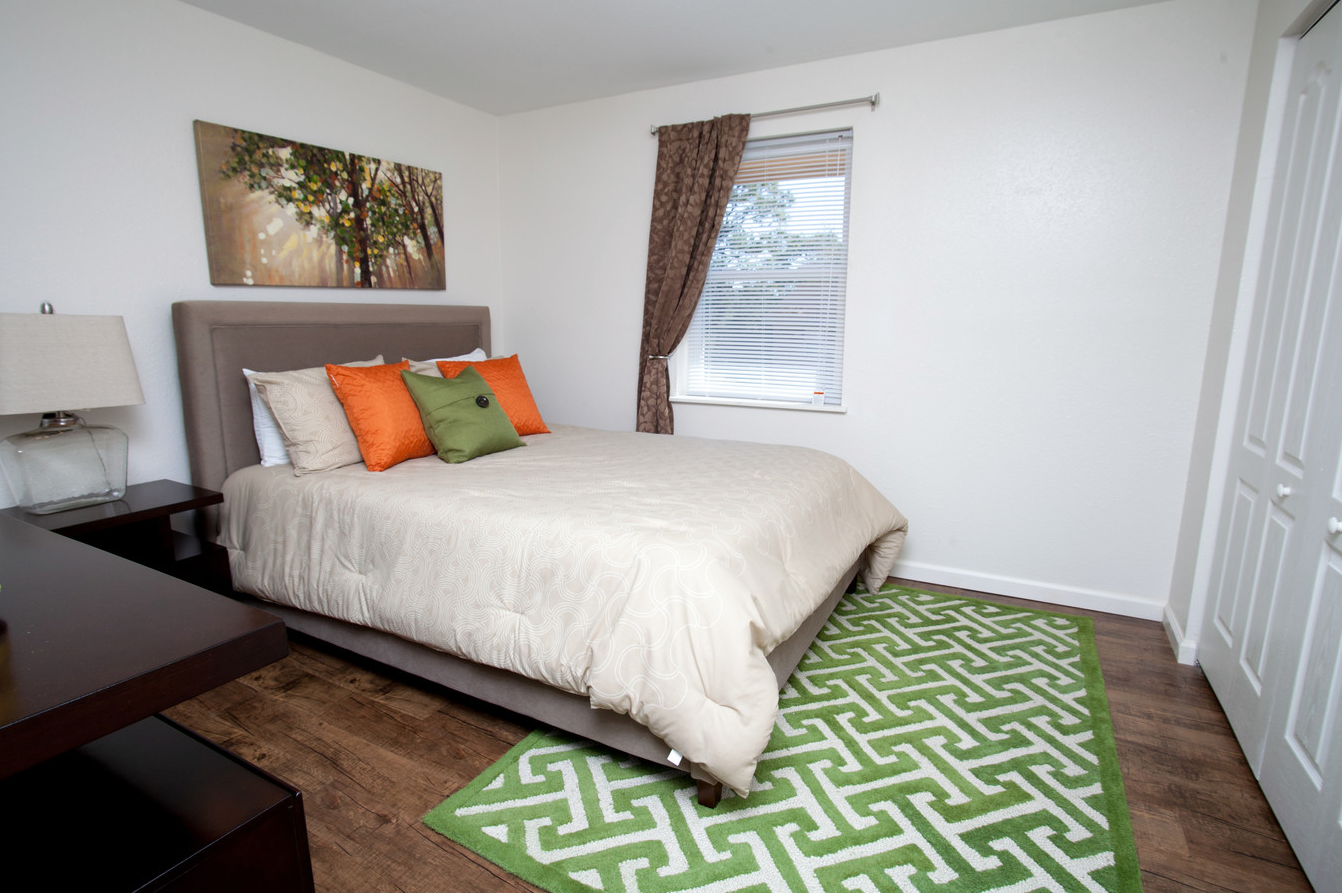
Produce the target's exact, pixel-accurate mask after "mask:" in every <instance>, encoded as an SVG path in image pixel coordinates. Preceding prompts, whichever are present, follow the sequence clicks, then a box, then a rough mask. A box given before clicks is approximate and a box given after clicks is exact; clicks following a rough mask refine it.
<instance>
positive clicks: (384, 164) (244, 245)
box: [195, 121, 447, 289]
mask: <svg viewBox="0 0 1342 893" xmlns="http://www.w3.org/2000/svg"><path fill="white" fill-rule="evenodd" d="M195 128H196V153H197V160H198V162H199V165H200V196H201V203H202V205H203V206H204V211H205V241H206V247H207V250H208V253H209V259H210V282H211V283H212V284H214V285H306V286H330V287H334V288H438V289H441V288H446V286H447V279H446V275H445V272H444V269H443V175H442V174H441V173H436V172H434V171H427V170H424V169H422V168H417V167H410V166H409V165H405V164H397V163H395V162H390V161H382V160H381V159H377V158H369V157H367V156H366V155H356V154H354V153H353V152H340V151H337V150H335V149H324V148H322V147H320V146H313V145H309V144H307V143H300V142H298V141H297V140H290V139H281V138H279V137H274V136H266V135H265V134H261V133H252V132H251V131H247V130H238V129H237V128H235V127H223V126H221V125H218V124H207V123H206V122H204V121H197V122H195Z"/></svg>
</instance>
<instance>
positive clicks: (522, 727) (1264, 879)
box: [168, 581, 1311, 893]
mask: <svg viewBox="0 0 1342 893" xmlns="http://www.w3.org/2000/svg"><path fill="white" fill-rule="evenodd" d="M901 582H903V581H901ZM910 585H921V586H922V588H927V589H937V590H939V591H948V592H962V590H952V589H946V588H944V587H936V586H926V585H922V584H910ZM969 594H972V595H978V596H980V597H984V598H990V599H994V600H998V601H1003V602H1012V603H1017V604H1024V605H1028V606H1032V607H1040V608H1044V609H1046V610H1058V609H1057V608H1054V607H1053V606H1049V605H1039V604H1036V603H1031V602H1021V601H1019V600H1016V599H1009V598H1001V597H997V596H991V595H984V594H982V593H969ZM1070 613H1078V614H1086V615H1087V616H1090V617H1093V618H1095V620H1096V625H1095V629H1096V644H1097V648H1098V650H1099V654H1100V664H1101V667H1102V669H1103V672H1104V679H1105V686H1106V689H1107V692H1108V695H1109V705H1110V710H1111V713H1112V715H1113V724H1114V733H1115V738H1116V740H1117V743H1118V753H1119V760H1120V762H1121V765H1122V770H1123V778H1124V783H1125V786H1126V790H1127V797H1128V805H1129V808H1130V810H1131V813H1132V825H1133V831H1134V835H1135V837H1136V841H1137V856H1138V861H1139V863H1140V864H1141V868H1142V884H1143V887H1144V889H1145V893H1176V891H1178V893H1189V891H1232V893H1259V891H1263V893H1268V891H1271V893H1293V891H1309V890H1310V889H1311V888H1310V885H1309V883H1308V881H1307V880H1306V879H1305V877H1304V875H1303V874H1302V873H1301V871H1300V868H1299V865H1298V864H1297V862H1296V860H1295V856H1294V855H1293V854H1292V852H1291V849H1290V846H1289V845H1288V844H1287V843H1286V841H1285V839H1284V838H1283V837H1282V834H1281V829H1280V828H1279V827H1278V826H1277V822H1276V820H1275V819H1274V818H1273V816H1272V812H1271V810H1270V809H1269V808H1268V806H1267V803H1266V801H1264V799H1263V796H1262V793H1261V792H1260V791H1259V789H1258V786H1257V784H1256V783H1255V781H1254V778H1253V775H1252V773H1251V772H1250V771H1249V768H1248V766H1247V765H1246V763H1245V761H1244V757H1243V755H1242V753H1241V752H1240V749H1239V746H1238V744H1236V742H1235V738H1234V736H1233V734H1232V733H1231V731H1230V727H1229V725H1228V724H1227V723H1226V719H1225V715H1224V714H1223V713H1222V712H1221V709H1220V706H1219V705H1218V704H1217V701H1216V697H1215V695H1213V694H1212V691H1211V689H1210V688H1209V687H1208V685H1207V682H1206V679H1205V678H1204V677H1203V676H1202V673H1201V671H1200V670H1198V669H1197V668H1195V667H1185V666H1181V665H1179V664H1178V663H1177V662H1176V661H1175V659H1174V656H1173V653H1172V651H1171V649H1170V646H1169V643H1168V640H1167V639H1166V637H1165V632H1164V630H1163V628H1162V627H1161V625H1160V624H1159V623H1155V622H1151V621H1144V620H1134V619H1132V618H1126V617H1117V616H1114V615H1110V614H1096V613H1091V612H1084V611H1074V612H1070ZM168 715H169V716H171V717H172V718H173V719H176V720H177V721H178V722H181V723H183V724H184V725H187V726H189V727H190V728H193V729H195V730H197V731H198V732H200V733H202V734H204V735H205V736H207V737H209V738H211V739H213V740H214V741H217V742H218V743H220V744H221V745H223V746H224V747H227V748H229V749H231V750H232V751H234V752H235V753H237V754H239V755H240V756H242V757H244V758H245V759H248V760H251V761H252V762H253V763H256V764H257V765H258V766H261V767H263V768H265V769H267V770H268V771H270V772H272V773H274V774H275V775H278V776H280V777H282V778H284V779H286V780H288V781H289V782H291V783H292V784H294V785H295V786H297V787H298V788H299V789H301V790H302V791H303V800H304V808H305V810H306V813H307V826H308V836H309V840H310V843H311V847H312V862H313V874H314V876H315V878H316V885H317V889H318V890H320V891H331V893H337V891H340V893H344V891H349V893H373V891H384V890H385V891H426V893H427V891H448V890H451V891H457V890H461V891H517V890H533V889H534V888H533V887H531V885H529V884H527V883H525V882H524V881H521V880H519V879H517V878H515V877H513V876H512V875H510V874H508V873H507V872H505V871H503V870H502V869H500V868H498V867H496V866H494V865H493V864H492V863H490V862H487V861H486V860H484V859H481V858H480V857H478V856H476V855H474V854H473V853H470V852H469V851H467V850H465V849H464V848H462V847H460V846H458V845H456V844H455V843H452V842H451V841H449V840H447V839H445V838H443V837H441V836H439V835H438V834H435V833H434V832H432V831H429V830H428V829H427V828H425V827H424V826H423V825H422V824H420V821H419V819H420V817H421V816H422V815H423V814H424V813H425V812H427V811H428V810H429V809H430V808H432V807H433V806H435V805H437V804H438V803H439V802H440V801H441V800H442V799H443V798H444V797H446V796H447V795H448V794H450V793H452V792H453V791H455V790H457V789H458V788H460V787H461V786H463V785H464V784H466V782H468V781H469V780H470V779H471V778H473V777H475V776H476V775H477V774H479V773H480V772H482V771H483V770H484V769H485V768H487V767H488V766H489V765H490V764H491V763H493V762H494V761H495V760H496V759H498V758H499V757H501V756H502V755H503V754H504V753H505V752H506V751H507V750H508V748H510V747H511V746H512V745H513V744H515V743H516V742H518V741H520V740H521V739H522V738H523V737H524V736H525V735H526V734H527V732H528V731H529V730H530V727H529V726H528V725H527V724H526V721H525V720H524V719H521V718H519V717H515V716H510V715H508V714H506V713H504V712H502V711H497V710H494V709H493V708H487V707H484V706H482V705H479V704H477V703H473V702H469V701H466V700H464V699H461V698H459V697H456V696H454V695H452V694H451V693H448V692H446V691H445V690H443V689H440V688H438V687H436V686H433V685H429V684H426V683H423V682H420V681H419V680H416V679H413V678H410V677H407V676H404V675H403V674H399V673H397V672H395V671H388V670H386V669H385V668H380V667H378V666H376V665H372V664H368V663H365V662H363V661H361V660H358V659H354V658H351V657H349V656H348V655H343V654H340V653H337V652H336V651H334V650H332V649H330V648H329V647H327V646H324V645H320V644H317V643H313V642H311V641H308V640H303V639H296V640H295V641H294V642H293V647H292V649H291V653H290V655H289V656H288V657H287V658H285V659H284V660H282V661H279V662H278V663H275V664H272V665H271V666H269V667H266V668H265V669H263V670H261V671H260V672H257V673H253V674H251V675H249V676H245V677H243V678H242V679H239V680H237V681H235V682H231V683H229V684H227V685H224V686H221V687H220V688H217V689H215V690H214V691H212V692H209V693H208V694H206V695H204V696H202V697H199V698H196V699H194V700H191V701H187V702H186V703H184V704H181V705H179V706H178V707H176V708H174V709H172V710H170V711H168Z"/></svg>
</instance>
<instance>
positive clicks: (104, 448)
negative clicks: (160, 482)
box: [0, 304, 144, 515]
mask: <svg viewBox="0 0 1342 893" xmlns="http://www.w3.org/2000/svg"><path fill="white" fill-rule="evenodd" d="M140 403H144V393H143V392H142V391H141V390H140V378H139V376H138V375H137V374H136V372H135V358H134V357H133V356H132V355H131V350H130V341H129V340H128V339H127V338H126V323H125V321H124V320H122V318H121V317H119V316H81V315H73V314H57V313H53V312H52V311H51V305H50V304H43V305H42V312H41V313H40V314H39V313H0V415H16V414H19V413H30V412H34V413H35V412H40V413H44V415H43V416H42V421H41V424H40V425H39V426H38V427H37V428H35V429H34V430H32V431H25V432H23V433H22V434H15V435H13V436H11V437H7V438H5V439H4V440H3V441H0V468H2V469H3V470H4V474H5V478H6V479H7V480H8V481H9V487H10V489H11V490H12V491H13V493H14V497H15V498H16V499H17V500H18V501H19V506H20V507H21V508H22V509H23V510H24V511H27V512H32V513H33V514H37V515H46V514H50V513H52V512H62V511H65V510H66V509H73V508H79V507H80V506H85V505H97V504H98V503H102V502H112V501H114V500H117V499H120V498H121V497H122V496H125V495H126V448H127V441H126V435H125V433H124V432H123V431H121V430H120V429H119V428H113V427H110V426H106V425H86V424H84V420H83V419H81V418H80V417H79V416H77V415H75V414H74V413H73V412H71V411H70V410H68V409H65V410H57V409H56V408H55V407H60V406H68V407H73V408H77V409H95V408H97V407H100V406H130V405H132V404H140Z"/></svg>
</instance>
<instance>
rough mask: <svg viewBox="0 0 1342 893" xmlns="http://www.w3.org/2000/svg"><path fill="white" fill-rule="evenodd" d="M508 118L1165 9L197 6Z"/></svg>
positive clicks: (821, 2) (278, 2) (692, 2)
mask: <svg viewBox="0 0 1342 893" xmlns="http://www.w3.org/2000/svg"><path fill="white" fill-rule="evenodd" d="M183 2H185V3H188V4H190V5H191V6H195V7H199V8H200V9H204V10H208V11H210V12H214V13H217V14H219V15H221V16H224V17H226V18H229V19H233V20H234V21H238V22H242V23H243V24H246V25H250V26H252V27H254V28H259V29H260V30H262V31H266V32H268V33H270V34H274V35H276V36H278V37H283V38H285V39H287V40H291V41H293V42H295V43H299V44H303V45H305V46H308V47H311V48H312V49H315V50H319V51H321V52H323V53H327V54H328V55H331V56H335V57H336V58H339V59H344V60H345V61H347V62H351V63H353V64H355V65H358V66H360V67H362V68H366V69H369V70H371V71H376V72H379V73H381V74H384V75H387V76H389V77H392V78H395V79H396V80H398V81H403V82H404V83H407V84H411V85H414V86H416V87H420V88H422V89H424V90H427V91H429V92H431V93H435V94H437V95H439V96H443V97H445V98H447V99H451V100H454V101H456V102H460V103H462V104H463V105H468V106H471V107H473V108H477V109H480V110H482V111H485V112H490V113H492V114H495V115H506V114H511V113H514V112H523V111H530V110H532V109H538V108H546V107H548V106H554V105H562V104H565V103H569V102H579V101H582V100H588V99H598V98H601V97H605V96H615V95H618V94H621V93H629V92H632V91H635V90H646V89H651V88H655V87H667V86H671V85H674V84H683V83H689V82H691V81H699V80H704V79H707V78H714V77H723V76H726V75H733V74H741V73H743V72H747V71H758V70H762V69H767V68H777V67H779V66H783V65H793V64H796V63H800V62H811V61H815V60H817V59H827V58H831V57H834V56H846V55H850V54H853V53H863V52H868V51H871V50H879V49H886V48H888V47H895V46H905V45H908V44H913V43H922V42H925V41H929V40H939V39H942V38H947V37H958V36H961V35H965V34H974V33H978V32H983V31H995V30H997V29H999V28H1009V27H1013V26H1017V25H1029V24H1034V23H1036V22H1042V21H1047V20H1050V19H1060V18H1067V17H1069V16H1074V15H1084V14H1090V13H1096V12H1104V11H1107V10H1112V9H1119V8H1123V7H1129V6H1140V5H1142V4H1144V3H1152V2H1157V0H660V2H659V0H183Z"/></svg>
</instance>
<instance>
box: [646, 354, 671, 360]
mask: <svg viewBox="0 0 1342 893" xmlns="http://www.w3.org/2000/svg"><path fill="white" fill-rule="evenodd" d="M648 359H650V360H669V359H671V355H670V354H665V353H650V354H648Z"/></svg>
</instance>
